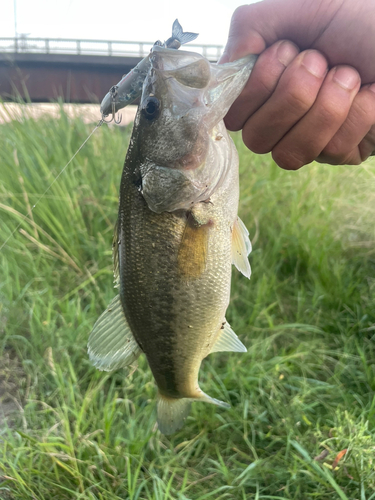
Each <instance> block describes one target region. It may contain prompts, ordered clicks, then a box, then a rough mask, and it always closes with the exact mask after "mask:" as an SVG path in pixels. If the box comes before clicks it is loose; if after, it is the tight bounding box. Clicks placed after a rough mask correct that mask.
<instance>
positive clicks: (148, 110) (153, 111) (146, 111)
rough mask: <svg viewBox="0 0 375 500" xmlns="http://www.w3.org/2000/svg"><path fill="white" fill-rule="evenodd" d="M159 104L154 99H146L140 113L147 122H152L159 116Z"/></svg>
mask: <svg viewBox="0 0 375 500" xmlns="http://www.w3.org/2000/svg"><path fill="white" fill-rule="evenodd" d="M159 109H160V102H159V100H158V99H156V97H148V98H147V99H146V101H145V104H144V106H143V108H142V113H143V116H144V117H145V118H147V120H153V119H154V118H156V117H157V116H158V114H159Z"/></svg>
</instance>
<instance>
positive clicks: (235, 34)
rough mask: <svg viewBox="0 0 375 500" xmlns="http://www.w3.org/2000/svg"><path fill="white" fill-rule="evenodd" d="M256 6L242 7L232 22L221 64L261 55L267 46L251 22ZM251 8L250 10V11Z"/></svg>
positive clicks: (234, 14)
mask: <svg viewBox="0 0 375 500" xmlns="http://www.w3.org/2000/svg"><path fill="white" fill-rule="evenodd" d="M254 7H255V8H256V7H257V6H256V5H242V6H241V7H238V8H237V9H236V10H235V11H234V13H233V15H232V19H231V22H230V28H229V35H228V41H227V43H226V46H225V48H224V52H223V54H222V56H221V58H220V60H219V63H220V64H221V63H226V62H232V61H236V60H237V59H240V58H241V57H245V56H246V55H248V54H260V53H261V52H263V50H264V49H265V48H266V46H267V44H266V41H265V39H264V38H263V36H262V35H261V34H260V33H259V31H258V30H257V29H256V28H254V27H253V26H252V25H253V23H252V22H251V18H252V15H251V11H253V12H254ZM249 8H250V9H249Z"/></svg>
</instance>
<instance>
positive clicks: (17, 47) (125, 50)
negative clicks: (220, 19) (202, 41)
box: [0, 37, 223, 61]
mask: <svg viewBox="0 0 375 500" xmlns="http://www.w3.org/2000/svg"><path fill="white" fill-rule="evenodd" d="M152 45H153V43H151V42H119V41H113V40H85V39H82V40H72V39H69V38H29V37H19V38H1V37H0V53H1V52H2V53H12V54H14V53H19V54H71V55H95V56H97V55H100V56H108V57H111V56H117V57H129V56H130V57H145V56H146V55H147V54H148V53H149V51H150V49H151V47H152ZM186 50H192V51H194V52H199V53H200V54H202V55H203V56H204V57H207V59H209V60H211V61H217V60H218V59H219V57H220V55H221V53H222V50H223V47H222V46H221V45H199V44H189V45H187V46H186Z"/></svg>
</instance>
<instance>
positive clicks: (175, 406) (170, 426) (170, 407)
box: [157, 392, 192, 434]
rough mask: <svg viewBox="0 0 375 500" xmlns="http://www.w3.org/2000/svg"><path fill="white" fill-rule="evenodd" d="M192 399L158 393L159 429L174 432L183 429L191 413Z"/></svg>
mask: <svg viewBox="0 0 375 500" xmlns="http://www.w3.org/2000/svg"><path fill="white" fill-rule="evenodd" d="M191 401H192V400H191V399H189V398H179V399H177V398H168V397H166V396H163V395H162V394H160V392H159V394H158V403H157V405H158V406H157V414H158V427H159V431H160V432H162V433H163V434H173V433H174V432H176V431H178V430H179V429H181V427H182V426H183V425H184V423H185V420H186V418H187V416H188V415H189V413H190V406H191Z"/></svg>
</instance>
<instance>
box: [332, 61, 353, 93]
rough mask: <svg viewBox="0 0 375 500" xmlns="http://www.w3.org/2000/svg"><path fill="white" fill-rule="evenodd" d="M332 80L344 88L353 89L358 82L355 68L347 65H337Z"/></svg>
mask: <svg viewBox="0 0 375 500" xmlns="http://www.w3.org/2000/svg"><path fill="white" fill-rule="evenodd" d="M333 81H334V82H336V83H338V84H339V85H340V87H342V88H343V89H345V90H353V89H354V87H355V86H356V85H358V82H359V76H358V73H357V72H356V70H355V69H353V68H350V67H349V66H339V67H338V68H336V71H335V73H334V75H333Z"/></svg>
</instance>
